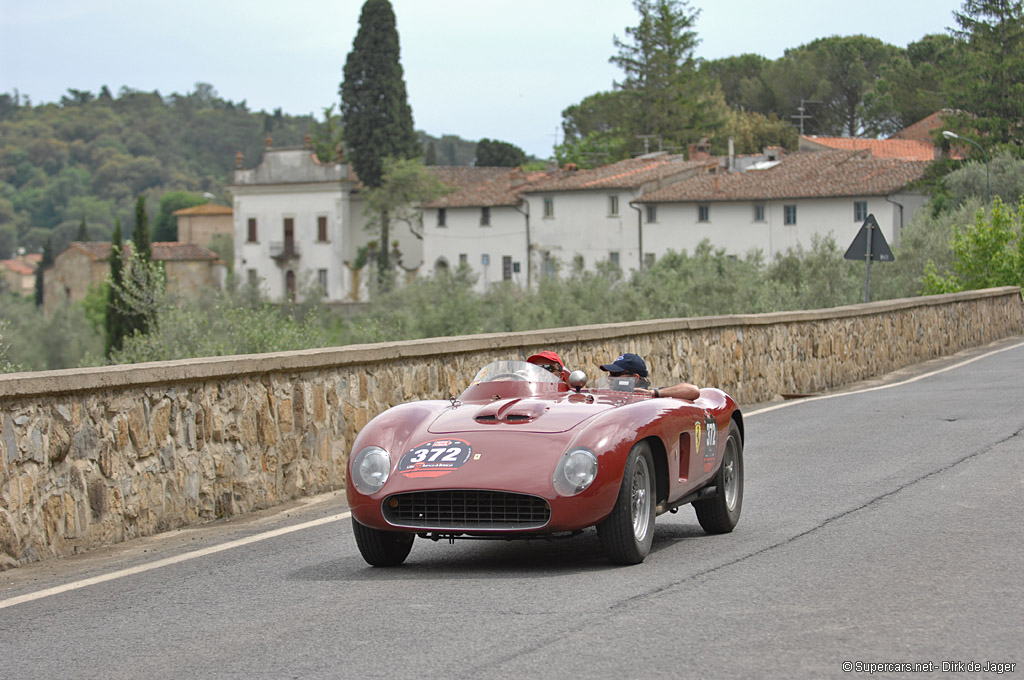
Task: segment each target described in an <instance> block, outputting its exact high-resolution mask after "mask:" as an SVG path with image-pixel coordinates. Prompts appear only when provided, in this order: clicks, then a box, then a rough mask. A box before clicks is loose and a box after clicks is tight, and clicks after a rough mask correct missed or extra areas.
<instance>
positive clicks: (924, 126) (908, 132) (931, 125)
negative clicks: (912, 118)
mask: <svg viewBox="0 0 1024 680" xmlns="http://www.w3.org/2000/svg"><path fill="white" fill-rule="evenodd" d="M946 113H950V111H949V110H948V109H946V110H943V111H936V112H935V113H933V114H932V115H930V116H926V117H925V118H922V119H921V120H919V121H917V122H916V123H914V124H913V125H908V126H907V127H905V128H903V129H902V130H900V131H899V132H897V133H896V134H894V135H893V136H892V137H890V138H889V139H916V140H918V141H922V142H928V143H929V144H931V143H932V136H931V134H930V133H931V131H932V130H938V129H939V128H941V127H942V117H943V115H945V114H946Z"/></svg>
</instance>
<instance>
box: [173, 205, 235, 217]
mask: <svg viewBox="0 0 1024 680" xmlns="http://www.w3.org/2000/svg"><path fill="white" fill-rule="evenodd" d="M234 212H235V211H234V210H232V209H231V208H229V207H227V206H226V205H217V204H216V203H204V204H202V205H194V206H192V207H191V208H182V209H181V210H175V211H174V212H173V213H171V214H172V215H233V214H234Z"/></svg>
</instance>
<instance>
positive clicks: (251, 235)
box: [246, 217, 256, 243]
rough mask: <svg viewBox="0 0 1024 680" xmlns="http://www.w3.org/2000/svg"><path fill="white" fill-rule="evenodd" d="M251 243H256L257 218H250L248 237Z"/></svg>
mask: <svg viewBox="0 0 1024 680" xmlns="http://www.w3.org/2000/svg"><path fill="white" fill-rule="evenodd" d="M246 240H247V241H248V242H249V243H256V218H255V217H250V218H249V238H247V239H246Z"/></svg>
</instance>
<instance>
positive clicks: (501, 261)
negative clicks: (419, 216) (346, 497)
mask: <svg viewBox="0 0 1024 680" xmlns="http://www.w3.org/2000/svg"><path fill="white" fill-rule="evenodd" d="M431 171H432V172H433V173H434V174H435V176H436V177H438V178H439V179H440V180H441V181H442V182H444V183H445V184H447V185H448V186H452V187H459V188H458V189H457V190H455V191H453V192H452V193H450V194H447V195H445V196H442V197H440V198H438V199H437V200H436V201H432V202H431V203H428V204H427V205H425V206H424V207H423V258H424V270H423V273H424V274H425V275H427V276H431V275H434V274H437V273H438V272H440V271H443V270H449V271H451V270H455V269H456V268H458V267H463V266H465V267H469V269H470V271H471V272H472V273H473V274H474V275H475V276H476V284H475V286H474V288H475V290H477V291H478V292H484V291H485V290H487V287H488V286H490V285H491V284H493V283H496V282H502V281H509V282H512V283H514V284H516V285H518V286H520V287H523V288H525V287H527V286H528V285H529V284H530V274H531V273H530V271H529V270H528V268H527V266H526V264H527V253H528V252H529V249H530V238H531V237H530V215H529V213H528V212H527V209H526V205H525V201H524V200H523V198H522V195H521V192H522V189H523V188H524V187H525V186H526V185H527V184H528V183H529V182H530V181H532V180H536V179H537V178H539V177H544V176H546V174H545V173H543V172H540V173H524V172H522V171H521V170H519V169H518V168H443V167H432V168H431Z"/></svg>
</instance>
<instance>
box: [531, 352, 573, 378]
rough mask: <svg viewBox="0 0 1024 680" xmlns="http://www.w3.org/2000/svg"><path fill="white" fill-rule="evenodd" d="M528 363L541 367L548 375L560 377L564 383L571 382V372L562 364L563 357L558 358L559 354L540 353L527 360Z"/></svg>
mask: <svg viewBox="0 0 1024 680" xmlns="http://www.w3.org/2000/svg"><path fill="white" fill-rule="evenodd" d="M526 362H527V363H530V364H536V365H537V366H540V367H541V368H543V369H544V370H545V371H547V372H548V373H551V374H553V375H556V376H558V377H559V378H561V379H562V380H563V381H566V382H568V380H569V371H568V370H567V369H566V368H565V364H564V363H562V357H560V356H558V353H557V352H552V351H550V350H548V351H544V352H538V353H537V354H534V355H533V356H531V357H530V358H529V359H527V360H526Z"/></svg>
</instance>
